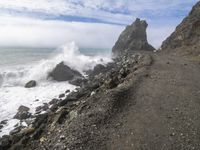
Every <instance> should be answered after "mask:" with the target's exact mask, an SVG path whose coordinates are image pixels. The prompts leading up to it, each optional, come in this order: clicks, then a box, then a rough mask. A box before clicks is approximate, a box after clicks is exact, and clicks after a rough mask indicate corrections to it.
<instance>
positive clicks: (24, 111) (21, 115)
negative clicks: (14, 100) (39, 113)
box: [14, 106, 31, 120]
mask: <svg viewBox="0 0 200 150" xmlns="http://www.w3.org/2000/svg"><path fill="white" fill-rule="evenodd" d="M29 110H30V108H28V107H26V106H20V107H19V108H18V112H17V114H16V115H15V116H14V118H15V119H19V120H23V119H27V118H29V117H30V116H31V113H30V112H29Z"/></svg>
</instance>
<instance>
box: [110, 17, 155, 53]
mask: <svg viewBox="0 0 200 150" xmlns="http://www.w3.org/2000/svg"><path fill="white" fill-rule="evenodd" d="M147 26H148V24H147V23H146V21H144V20H140V19H138V18H137V19H136V20H135V22H134V23H133V24H132V25H129V26H127V27H126V29H125V30H124V31H123V32H122V33H121V35H120V37H119V39H118V40H117V42H116V43H115V45H114V47H113V49H112V52H113V53H114V54H118V53H122V52H124V51H125V50H128V51H138V50H150V51H152V50H154V48H153V47H152V46H151V45H149V44H148V41H147V34H146V28H147Z"/></svg>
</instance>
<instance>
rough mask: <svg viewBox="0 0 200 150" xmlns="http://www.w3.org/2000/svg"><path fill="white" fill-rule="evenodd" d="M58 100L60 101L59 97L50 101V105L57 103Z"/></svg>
mask: <svg viewBox="0 0 200 150" xmlns="http://www.w3.org/2000/svg"><path fill="white" fill-rule="evenodd" d="M58 101H59V100H58V99H56V98H54V99H52V100H51V101H50V102H49V105H53V104H55V103H57V102H58Z"/></svg>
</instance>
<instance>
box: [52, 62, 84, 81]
mask: <svg viewBox="0 0 200 150" xmlns="http://www.w3.org/2000/svg"><path fill="white" fill-rule="evenodd" d="M49 76H50V77H52V78H53V79H54V80H56V81H70V80H72V79H74V78H78V77H79V78H81V77H83V76H82V75H81V73H79V72H78V71H76V70H73V69H71V68H70V67H69V66H67V65H65V64H64V62H61V63H59V64H58V65H57V66H56V67H55V68H54V69H53V71H52V72H50V73H49Z"/></svg>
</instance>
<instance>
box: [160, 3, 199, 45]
mask: <svg viewBox="0 0 200 150" xmlns="http://www.w3.org/2000/svg"><path fill="white" fill-rule="evenodd" d="M193 45H200V2H198V3H197V4H196V5H195V6H194V7H193V9H192V11H191V12H190V13H189V15H188V17H186V18H185V19H184V20H183V21H182V23H181V24H180V25H179V26H177V28H176V30H175V32H173V33H172V34H171V35H170V36H169V37H168V38H167V39H166V40H165V41H164V42H163V44H162V46H161V47H162V49H175V48H180V47H183V46H193Z"/></svg>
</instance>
